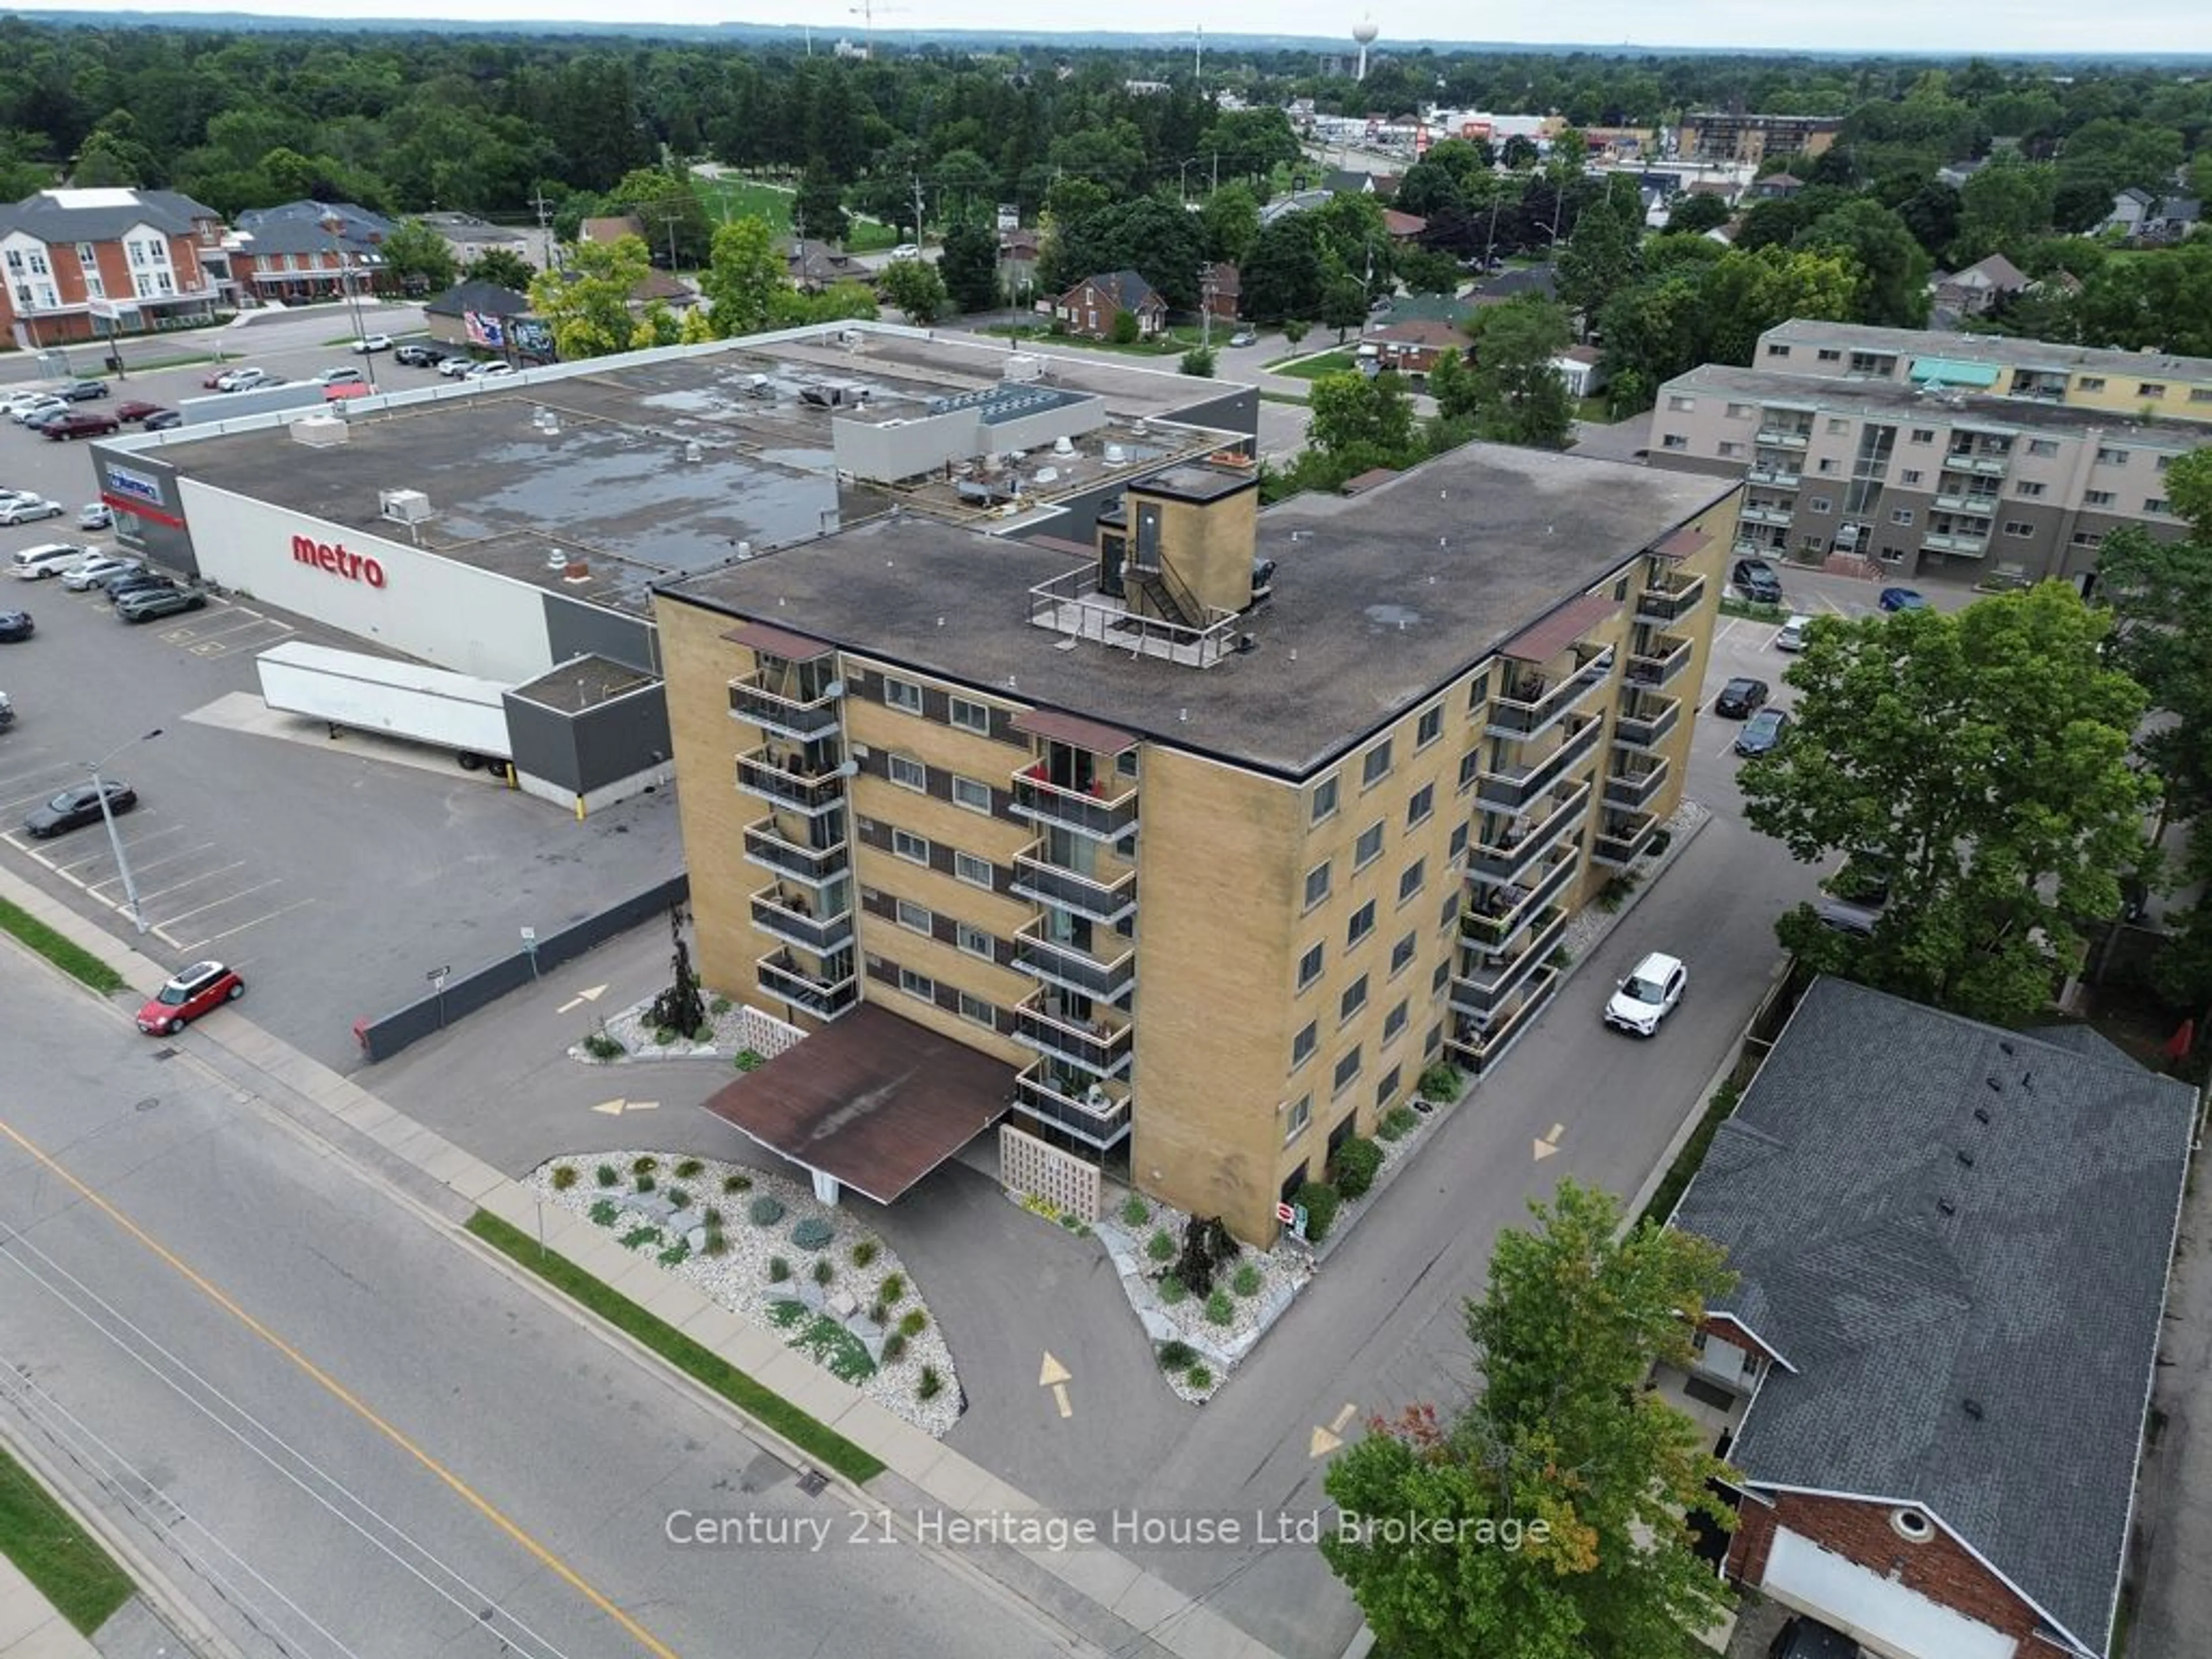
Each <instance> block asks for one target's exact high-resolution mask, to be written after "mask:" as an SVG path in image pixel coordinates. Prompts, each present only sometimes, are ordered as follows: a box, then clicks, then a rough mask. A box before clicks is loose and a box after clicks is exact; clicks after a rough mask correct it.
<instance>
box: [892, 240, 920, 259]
mask: <svg viewBox="0 0 2212 1659" xmlns="http://www.w3.org/2000/svg"><path fill="white" fill-rule="evenodd" d="M891 258H894V259H919V258H921V249H920V248H918V247H916V246H915V245H914V244H913V243H912V242H901V243H900V244H899V245H898V246H896V247H895V248H893V249H892V250H891Z"/></svg>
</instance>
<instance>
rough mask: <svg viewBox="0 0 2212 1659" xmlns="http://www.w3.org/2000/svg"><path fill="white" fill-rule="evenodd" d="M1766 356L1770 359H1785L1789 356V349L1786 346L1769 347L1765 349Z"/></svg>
mask: <svg viewBox="0 0 2212 1659" xmlns="http://www.w3.org/2000/svg"><path fill="white" fill-rule="evenodd" d="M1766 355H1767V356H1770V357H1787V356H1789V355H1790V348H1789V347H1788V346H1786V345H1770V346H1768V347H1767V348H1766Z"/></svg>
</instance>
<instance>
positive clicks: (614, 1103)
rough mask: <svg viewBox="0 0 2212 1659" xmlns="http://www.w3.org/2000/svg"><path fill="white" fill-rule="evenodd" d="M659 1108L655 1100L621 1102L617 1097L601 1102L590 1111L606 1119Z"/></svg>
mask: <svg viewBox="0 0 2212 1659" xmlns="http://www.w3.org/2000/svg"><path fill="white" fill-rule="evenodd" d="M659 1106H660V1103H659V1101H657V1100H623V1099H622V1098H620V1097H617V1098H616V1099H613V1100H603V1101H601V1102H600V1103H599V1104H598V1105H596V1106H594V1107H592V1110H593V1111H595V1112H598V1113H599V1114H601V1115H604V1116H606V1117H620V1116H621V1115H623V1113H624V1112H651V1111H657V1110H658V1109H659Z"/></svg>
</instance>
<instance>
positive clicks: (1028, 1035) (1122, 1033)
mask: <svg viewBox="0 0 2212 1659" xmlns="http://www.w3.org/2000/svg"><path fill="white" fill-rule="evenodd" d="M1067 1003H1068V999H1067V998H1066V997H1064V996H1062V995H1061V994H1060V993H1059V992H1058V991H1056V990H1053V989H1050V988H1047V989H1044V990H1041V991H1038V992H1036V993H1035V994H1032V995H1031V996H1030V998H1029V1000H1027V1001H1025V1002H1024V1003H1022V1004H1021V1005H1020V1006H1018V1007H1017V1008H1016V1009H1015V1010H1014V1041H1015V1042H1024V1043H1027V1044H1028V1045H1029V1046H1030V1048H1035V1049H1036V1050H1038V1051H1039V1052H1040V1053H1042V1054H1050V1055H1053V1056H1054V1057H1055V1058H1057V1059H1060V1060H1066V1062H1068V1063H1069V1064H1070V1065H1073V1066H1080V1067H1081V1068H1083V1069H1084V1070H1085V1071H1087V1072H1095V1073H1097V1074H1098V1075H1099V1076H1100V1077H1102V1078H1112V1077H1120V1076H1122V1075H1123V1074H1124V1073H1127V1071H1128V1069H1129V1061H1130V1059H1131V1056H1132V1054H1133V1050H1134V1049H1135V1047H1136V1044H1135V1042H1134V1040H1133V1033H1134V1030H1135V1027H1134V1026H1133V1025H1132V1024H1130V1022H1129V1017H1128V1015H1127V1014H1125V1013H1123V1012H1121V1010H1120V1009H1118V1008H1114V1007H1109V1006H1107V1005H1106V1004H1104V1003H1103V1002H1095V1001H1094V1002H1092V1003H1091V1013H1090V1015H1089V1017H1088V1018H1082V1019H1079V1018H1076V1017H1075V1016H1074V1015H1073V1014H1071V1013H1068V1012H1066V1006H1067Z"/></svg>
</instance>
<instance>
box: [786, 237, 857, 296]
mask: <svg viewBox="0 0 2212 1659" xmlns="http://www.w3.org/2000/svg"><path fill="white" fill-rule="evenodd" d="M783 264H784V270H785V272H786V273H787V275H788V276H790V278H791V281H792V284H793V286H794V287H796V288H797V289H799V291H800V292H801V293H803V294H819V293H820V292H821V291H822V290H823V289H825V288H828V287H829V285H830V284H831V283H866V282H872V281H873V280H874V278H875V272H873V271H872V270H869V269H868V267H867V266H866V265H864V264H861V263H860V261H859V260H858V259H856V258H854V257H853V256H852V255H851V254H849V253H847V252H842V250H840V249H837V248H834V247H832V246H829V243H827V242H818V241H816V240H814V239H813V238H812V237H801V238H798V239H796V240H793V242H792V244H791V246H789V247H788V248H787V249H785V250H784V255H783Z"/></svg>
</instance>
